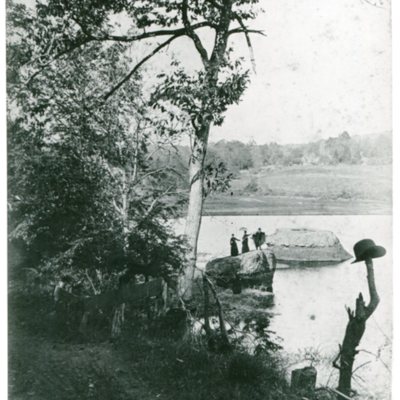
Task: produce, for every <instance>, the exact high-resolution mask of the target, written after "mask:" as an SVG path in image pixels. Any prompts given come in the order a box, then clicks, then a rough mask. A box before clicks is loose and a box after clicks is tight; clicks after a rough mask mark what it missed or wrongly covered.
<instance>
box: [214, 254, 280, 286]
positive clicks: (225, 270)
mask: <svg viewBox="0 0 400 400" xmlns="http://www.w3.org/2000/svg"><path fill="white" fill-rule="evenodd" d="M275 268H276V261H275V256H274V255H273V253H272V252H263V251H251V252H249V253H245V254H240V255H238V256H235V257H222V258H216V259H214V260H211V261H209V262H208V263H207V265H206V272H207V274H208V275H209V276H210V277H211V278H212V279H213V280H214V281H215V282H216V284H217V285H218V286H221V287H224V288H231V289H232V290H233V292H234V293H240V292H241V289H242V288H244V287H261V288H265V289H266V290H267V291H270V292H272V281H273V277H274V272H275Z"/></svg>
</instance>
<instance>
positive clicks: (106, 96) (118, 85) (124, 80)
mask: <svg viewBox="0 0 400 400" xmlns="http://www.w3.org/2000/svg"><path fill="white" fill-rule="evenodd" d="M182 35H183V34H181V35H175V36H172V37H170V38H169V39H168V40H166V41H165V42H163V43H161V44H160V45H158V46H157V47H156V48H155V49H154V50H153V51H152V52H151V53H150V54H148V55H147V56H146V57H144V58H142V60H141V61H140V62H139V63H137V64H136V65H135V67H134V68H133V69H132V70H131V71H130V72H129V73H128V74H127V75H126V76H125V77H124V78H123V79H121V80H120V81H119V82H118V83H117V84H116V85H115V86H114V87H113V88H112V89H111V90H110V91H109V92H108V93H106V94H105V95H104V96H103V99H104V101H106V100H107V99H108V98H109V97H111V96H112V95H113V94H114V93H115V92H116V91H117V90H118V89H119V88H120V87H121V86H122V85H123V84H124V83H125V82H127V81H128V80H129V79H130V78H131V77H132V76H133V75H134V74H135V72H137V71H138V69H139V68H140V67H141V66H142V65H143V64H144V63H145V62H146V61H148V60H149V59H150V58H151V57H153V56H154V55H155V54H157V53H158V52H159V51H160V50H162V49H163V48H164V47H166V46H168V45H169V44H170V43H171V42H172V41H173V40H175V39H177V38H178V37H180V36H182Z"/></svg>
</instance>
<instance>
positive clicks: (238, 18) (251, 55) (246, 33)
mask: <svg viewBox="0 0 400 400" xmlns="http://www.w3.org/2000/svg"><path fill="white" fill-rule="evenodd" d="M235 18H236V20H237V21H238V22H239V25H240V27H241V28H242V30H243V33H244V36H245V37H246V42H247V47H248V48H249V51H250V61H251V65H252V66H253V71H254V73H256V61H255V58H254V51H253V46H252V45H251V40H250V35H249V31H248V29H247V27H246V25H245V24H244V22H243V20H242V18H240V17H239V15H236V16H235Z"/></svg>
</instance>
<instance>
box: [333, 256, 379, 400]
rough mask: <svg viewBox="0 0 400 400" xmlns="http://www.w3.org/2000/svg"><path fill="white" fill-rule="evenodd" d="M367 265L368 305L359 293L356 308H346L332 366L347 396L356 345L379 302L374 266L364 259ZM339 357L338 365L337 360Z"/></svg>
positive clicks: (341, 389) (340, 399) (341, 388)
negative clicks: (342, 334)
mask: <svg viewBox="0 0 400 400" xmlns="http://www.w3.org/2000/svg"><path fill="white" fill-rule="evenodd" d="M365 265H366V267H367V280H368V289H369V295H370V302H369V304H368V306H366V305H365V302H364V298H363V295H362V294H361V293H360V294H359V295H358V298H357V299H356V309H355V311H351V310H350V308H349V307H348V308H347V313H348V316H349V322H348V323H347V327H346V333H345V335H344V339H343V343H342V345H341V346H339V348H340V351H339V355H338V356H337V358H336V360H335V361H334V362H333V366H334V367H335V368H338V369H339V386H338V391H339V392H340V393H341V394H343V395H345V396H347V398H348V397H349V396H350V395H351V392H352V389H351V379H352V375H353V365H354V360H355V356H356V355H357V353H358V351H357V347H358V345H359V344H360V341H361V338H362V336H363V334H364V331H365V326H366V322H367V319H368V318H369V317H370V316H371V315H372V313H373V312H374V311H375V309H376V307H377V306H378V304H379V296H378V292H377V290H376V286H375V276H374V266H373V263H372V260H371V259H367V260H366V261H365ZM338 359H340V365H338V364H337V360H338ZM341 394H339V395H338V400H344V399H346V397H344V396H342V395H341Z"/></svg>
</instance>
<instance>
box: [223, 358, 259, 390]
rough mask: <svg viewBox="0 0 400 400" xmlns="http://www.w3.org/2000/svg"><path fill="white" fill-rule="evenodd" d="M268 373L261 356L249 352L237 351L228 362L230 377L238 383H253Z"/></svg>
mask: <svg viewBox="0 0 400 400" xmlns="http://www.w3.org/2000/svg"><path fill="white" fill-rule="evenodd" d="M265 373H266V367H265V365H264V364H263V361H262V359H261V358H258V357H255V356H252V355H250V354H247V353H236V354H234V355H233V356H232V359H231V360H230V362H229V364H228V379H229V380H231V381H233V382H238V383H253V382H257V381H259V380H260V379H261V377H262V376H263V375H265Z"/></svg>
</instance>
